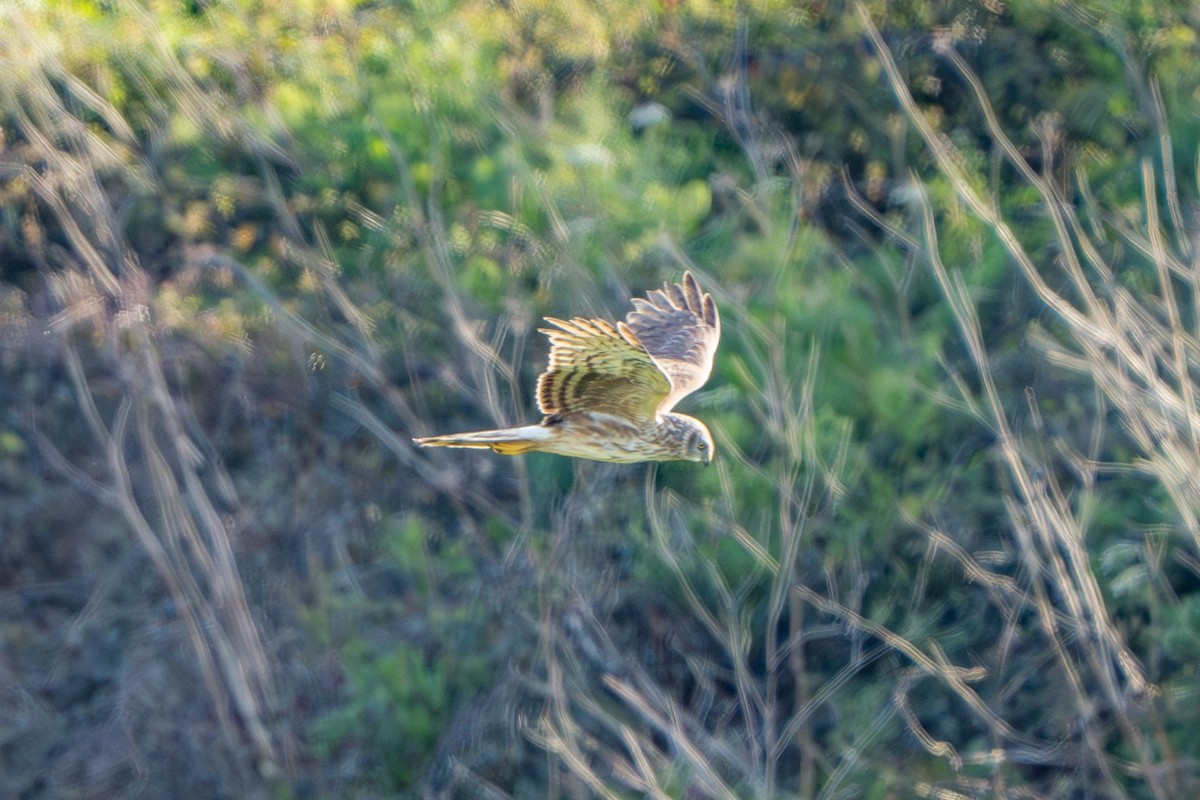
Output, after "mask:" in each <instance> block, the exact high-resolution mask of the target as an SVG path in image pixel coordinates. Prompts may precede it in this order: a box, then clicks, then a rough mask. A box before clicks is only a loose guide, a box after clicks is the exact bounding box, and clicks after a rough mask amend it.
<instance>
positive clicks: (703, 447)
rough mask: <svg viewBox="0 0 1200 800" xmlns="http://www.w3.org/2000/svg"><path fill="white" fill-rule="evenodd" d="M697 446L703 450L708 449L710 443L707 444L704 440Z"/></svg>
mask: <svg viewBox="0 0 1200 800" xmlns="http://www.w3.org/2000/svg"><path fill="white" fill-rule="evenodd" d="M696 447H698V448H700V449H701V450H707V449H708V445H706V444H705V443H704V442H700V443H699V444H698V445H696Z"/></svg>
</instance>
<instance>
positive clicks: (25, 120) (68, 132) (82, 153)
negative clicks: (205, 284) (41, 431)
mask: <svg viewBox="0 0 1200 800" xmlns="http://www.w3.org/2000/svg"><path fill="white" fill-rule="evenodd" d="M28 55H29V54H28V53H25V52H22V51H20V47H19V45H18V44H17V43H14V42H7V43H6V44H5V45H0V74H2V75H3V77H0V105H2V106H3V107H4V108H5V109H6V111H7V112H8V113H9V114H11V115H13V117H14V118H15V119H16V121H17V126H16V131H17V132H18V133H19V135H20V136H21V137H23V139H24V140H25V141H26V142H27V143H28V146H29V147H30V148H31V150H32V151H33V152H35V153H36V154H37V157H38V159H39V161H40V164H39V165H38V166H37V167H34V166H27V167H25V168H24V169H23V171H22V173H21V176H20V178H21V179H22V180H24V181H25V182H26V183H27V184H28V185H29V186H30V187H31V188H32V191H33V194H34V196H35V197H36V199H37V201H38V203H40V205H41V207H42V208H43V209H46V210H47V211H48V212H49V217H50V219H52V220H53V223H54V224H55V225H56V226H57V227H58V228H59V229H60V230H61V231H62V234H63V236H64V238H65V242H64V247H63V248H57V247H44V248H37V247H34V248H32V251H31V252H33V253H35V254H37V256H38V257H39V258H40V259H41V260H40V263H39V264H38V267H39V269H40V270H41V272H42V274H43V276H44V279H45V281H46V283H47V284H48V285H49V286H50V287H51V288H52V290H53V293H54V296H55V299H56V300H57V301H58V303H59V304H60V307H59V311H58V313H57V315H56V316H55V317H54V318H53V319H52V320H51V321H50V325H49V330H48V331H47V334H48V335H50V336H51V337H52V339H53V342H54V346H55V347H56V349H57V351H58V353H59V354H60V355H61V358H62V362H63V364H64V365H65V367H66V371H67V373H68V375H69V377H70V384H71V386H72V388H73V390H74V394H75V401H76V404H77V406H78V409H79V413H80V416H81V417H82V419H83V420H84V422H85V424H86V427H87V429H88V430H89V431H90V433H91V435H92V437H93V439H94V444H95V446H96V448H97V449H98V450H99V452H101V453H102V454H103V459H102V460H101V461H100V462H99V463H101V464H103V468H102V469H101V470H100V474H95V473H85V471H84V470H82V469H81V468H79V467H77V466H75V465H72V464H69V463H67V462H66V458H65V456H63V455H62V453H61V448H60V447H58V446H57V444H56V443H54V442H52V441H49V440H48V439H46V438H45V437H43V439H42V444H43V449H44V452H45V453H46V456H47V457H48V458H49V459H50V460H51V462H52V463H57V464H59V465H60V467H61V468H62V469H63V470H64V471H67V472H68V473H70V474H71V475H72V476H73V477H75V478H77V479H78V480H77V481H76V482H77V483H78V484H80V485H83V486H88V487H90V488H91V489H92V490H93V492H94V494H95V495H96V496H97V498H98V499H100V500H102V501H104V502H106V503H108V504H109V505H111V506H112V507H113V508H115V509H117V510H118V511H119V512H120V514H121V515H122V516H123V518H124V520H125V522H126V524H127V525H128V526H129V529H130V530H131V531H132V533H133V535H134V536H135V537H136V538H137V541H138V542H139V543H140V544H141V546H142V548H143V549H144V550H145V552H146V554H147V555H148V556H149V558H150V561H151V563H152V564H153V565H154V567H155V569H156V570H157V572H158V574H159V577H160V578H161V579H162V581H163V583H164V584H165V585H166V587H167V589H168V591H169V593H170V595H171V598H172V600H173V602H174V605H175V608H176V610H177V612H178V614H179V615H180V618H181V619H182V620H183V623H184V626H185V629H186V631H187V635H188V639H189V641H190V643H191V646H192V650H193V653H194V655H195V658H196V660H197V662H198V665H199V670H200V673H201V675H202V676H203V680H204V683H205V686H206V688H207V690H208V692H209V694H210V696H211V698H212V708H213V711H214V714H215V715H216V718H217V719H218V720H219V722H220V728H221V731H222V733H223V734H224V735H225V737H226V739H227V741H228V743H229V750H230V752H231V753H232V754H233V756H234V757H233V761H234V762H235V763H241V764H242V766H243V767H244V768H246V774H245V779H246V780H247V781H250V780H252V776H253V774H254V772H255V771H257V772H258V773H259V774H260V775H265V776H270V775H274V774H278V771H279V762H280V759H281V752H280V748H279V741H278V740H277V738H276V736H275V735H274V734H273V733H272V732H271V728H270V720H271V717H272V703H273V695H274V689H273V685H272V675H271V668H270V665H269V663H268V659H267V656H266V653H265V650H264V647H263V643H262V641H261V638H260V635H259V630H258V626H257V624H256V622H255V620H254V617H253V615H252V614H251V612H250V609H249V605H248V603H247V600H246V595H245V591H244V588H243V585H242V581H241V577H240V576H239V574H238V569H237V565H236V563H235V560H234V549H233V545H232V542H231V539H232V538H233V536H234V535H235V532H234V531H233V530H232V529H231V525H230V522H229V521H228V519H229V518H228V517H227V516H225V515H224V514H222V513H221V512H220V511H219V510H218V508H219V507H220V506H222V505H224V504H227V503H236V497H234V495H233V490H232V484H231V482H230V480H229V478H228V476H226V475H225V473H224V471H223V470H222V467H221V465H220V464H219V463H214V462H213V461H211V460H210V454H211V450H212V448H211V447H209V446H207V444H206V443H205V442H204V441H203V438H202V436H203V435H202V434H201V433H199V431H198V429H197V427H196V426H195V425H194V424H192V422H193V420H192V418H191V415H190V412H189V410H188V406H187V400H186V399H185V398H184V397H183V396H182V395H181V394H180V392H179V391H178V390H177V389H176V388H174V387H173V386H172V384H171V381H170V380H169V379H168V377H167V375H166V374H165V373H164V366H163V365H164V360H165V356H164V354H163V353H162V352H160V350H159V342H158V338H157V336H158V334H157V330H156V325H157V322H156V320H155V319H154V314H153V311H152V307H151V296H150V289H151V287H150V283H149V279H148V277H147V275H146V274H145V272H144V271H143V270H142V268H141V266H140V265H139V263H138V261H137V258H136V256H135V255H134V253H133V249H132V247H131V245H130V244H129V242H128V241H126V240H125V238H124V235H123V228H124V224H125V223H124V219H123V216H122V215H123V213H124V210H123V209H122V208H121V207H119V206H117V205H116V204H115V203H114V199H113V198H114V192H113V190H112V182H113V181H117V182H122V184H123V185H124V186H125V187H127V188H130V189H131V190H132V191H138V190H139V188H141V187H144V186H145V185H146V184H147V181H148V180H149V178H148V173H149V170H148V169H147V168H148V166H149V164H148V161H146V160H142V161H138V160H137V159H136V157H130V156H129V155H128V154H129V153H134V154H137V153H139V152H140V146H139V143H138V142H137V141H136V140H135V137H134V135H133V133H132V131H131V129H130V128H129V126H128V125H127V124H126V123H125V122H124V120H123V119H122V117H121V115H120V113H119V112H118V111H117V110H116V109H114V108H112V107H110V106H109V105H108V104H107V103H106V102H105V101H104V100H103V99H102V98H100V97H99V96H98V95H96V94H95V93H94V92H92V91H91V90H90V89H88V87H87V86H86V85H85V84H84V83H83V82H82V81H80V80H78V79H77V78H75V77H74V76H72V75H64V74H56V73H55V70H57V69H58V68H57V67H51V66H49V65H41V64H38V63H37V60H36V59H34V60H33V61H32V63H31V62H30V60H28V59H27V58H26V57H27V56H28ZM166 57H167V58H169V56H166ZM12 59H21V61H22V63H21V64H20V66H19V67H18V66H17V64H16V63H14V62H13V61H12ZM42 67H45V68H44V69H43V68H42ZM173 74H175V75H176V77H179V76H180V75H182V74H183V71H182V70H176V71H175V73H173ZM55 82H57V83H58V84H59V88H56V86H55V85H54V84H55ZM191 95H192V96H193V97H196V96H199V93H198V92H196V91H195V88H194V87H193V89H192V92H191ZM65 97H66V98H69V101H68V100H67V99H65ZM80 107H82V108H83V109H84V113H86V114H92V115H99V117H100V118H101V119H103V120H104V121H105V124H106V125H107V126H108V128H107V131H105V132H99V131H97V130H95V129H93V127H92V126H90V125H89V124H88V123H87V122H85V120H84V119H83V118H82V115H81V114H80V113H78V112H77V109H78V108H80ZM142 155H143V158H144V159H148V156H145V154H142ZM102 182H105V184H104V185H102ZM42 235H44V233H43V234H42ZM98 384H105V385H106V387H108V388H105V389H103V390H98V389H97V388H96V387H97V385H98ZM113 386H115V387H117V389H118V390H119V391H118V396H117V397H115V398H114V397H112V396H111V395H112V389H111V387H113ZM101 396H103V399H102V398H101ZM114 400H115V406H114V405H113V402H112V401H114ZM110 407H111V410H109V408H110ZM143 484H144V485H143ZM247 748H248V749H249V752H250V753H252V759H251V761H250V763H247V762H246V759H245V756H244V754H245V753H246V752H247ZM248 791H249V790H248Z"/></svg>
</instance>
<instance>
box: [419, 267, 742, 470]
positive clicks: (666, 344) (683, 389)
mask: <svg viewBox="0 0 1200 800" xmlns="http://www.w3.org/2000/svg"><path fill="white" fill-rule="evenodd" d="M546 321H547V322H549V323H550V324H551V325H553V326H555V327H554V328H541V329H540V331H541V332H542V333H544V334H546V335H547V336H549V337H550V365H549V366H548V367H547V369H546V371H545V372H543V373H542V374H541V376H540V377H539V378H538V383H537V399H538V406H539V407H540V408H541V411H542V413H543V414H545V415H546V416H545V418H544V419H542V421H541V423H540V424H538V425H525V426H522V427H519V428H503V429H500V430H494V431H472V432H470V433H452V434H447V435H445V436H428V437H424V438H417V439H413V441H414V442H416V443H417V444H419V445H422V446H423V447H471V448H478V449H485V448H490V449H492V450H494V451H496V452H497V453H502V454H504V455H517V454H519V453H529V452H533V451H538V452H543V453H558V454H560V455H564V456H574V457H575V458H590V459H594V460H596V461H612V462H616V463H621V464H632V463H635V462H638V461H699V462H701V463H703V464H708V463H709V462H711V461H712V458H713V439H712V434H711V433H709V431H708V428H707V427H706V426H705V425H704V423H703V422H701V421H700V420H698V419H696V418H694V417H689V416H688V415H686V414H676V413H674V412H672V411H671V409H672V408H674V407H675V404H676V403H678V402H679V400H680V399H681V398H683V397H684V396H685V395H688V394H690V393H691V392H693V391H695V390H696V389H698V388H699V387H700V386H702V385H704V382H705V381H706V380H708V376H709V373H710V372H712V364H713V354H714V353H715V352H716V349H717V342H718V340H719V339H720V338H721V320H720V318H719V317H718V316H717V306H716V304H715V303H714V302H713V299H712V295H710V294H707V293H705V292H702V291H700V285H699V284H698V283H696V278H695V277H694V276H693V275H692V273H691V272H685V273H684V275H683V280H682V281H681V282H679V283H665V284H663V288H661V289H655V290H653V291H651V292H648V293H647V294H646V297H645V299H642V298H634V299H633V311H631V312H629V314H628V315H627V316H626V317H625V320H624V321H622V322H617V323H615V324H614V323H611V322H607V321H605V320H602V319H583V318H581V317H575V318H573V319H571V320H570V321H565V320H561V319H554V318H553V317H547V318H546Z"/></svg>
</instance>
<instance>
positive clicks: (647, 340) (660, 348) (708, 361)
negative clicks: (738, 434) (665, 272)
mask: <svg viewBox="0 0 1200 800" xmlns="http://www.w3.org/2000/svg"><path fill="white" fill-rule="evenodd" d="M620 327H622V328H623V330H625V329H627V332H632V334H633V335H634V337H636V340H637V341H638V342H639V343H640V344H641V346H642V347H643V348H645V350H646V352H647V353H648V354H649V356H650V358H651V360H652V361H653V362H654V364H655V365H656V366H657V367H658V369H659V370H660V371H661V372H662V374H664V375H665V376H666V378H667V381H668V383H669V384H670V388H669V389H668V390H667V392H666V393H665V394H664V396H663V397H662V398H661V399H660V400H659V402H658V406H657V408H656V409H655V413H656V414H665V413H667V412H668V411H670V410H671V409H672V408H674V407H675V404H676V403H678V402H679V400H680V399H681V398H683V397H684V396H685V395H688V394H690V393H691V392H693V391H695V390H696V389H698V388H700V387H701V386H703V385H704V382H705V381H707V380H708V376H709V373H711V372H712V364H713V354H714V353H716V351H717V342H718V341H719V340H720V338H721V319H720V317H719V316H718V315H717V305H716V303H714V302H713V299H712V295H710V294H707V293H704V292H702V291H700V284H698V283H697V282H696V278H695V276H693V275H692V273H691V272H685V273H684V274H683V281H682V282H681V283H665V284H663V288H661V289H655V290H654V291H652V292H649V293H647V295H646V299H645V300H643V299H641V298H634V300H633V311H631V312H629V315H628V316H626V317H625V323H624V325H623V326H620Z"/></svg>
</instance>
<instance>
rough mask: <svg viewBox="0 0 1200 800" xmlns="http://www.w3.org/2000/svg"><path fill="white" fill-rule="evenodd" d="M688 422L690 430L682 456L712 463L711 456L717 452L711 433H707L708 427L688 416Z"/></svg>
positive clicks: (691, 459) (702, 462) (706, 463)
mask: <svg viewBox="0 0 1200 800" xmlns="http://www.w3.org/2000/svg"><path fill="white" fill-rule="evenodd" d="M688 423H689V427H690V428H691V432H690V433H689V434H688V438H687V448H686V450H685V451H684V455H683V457H684V458H685V459H687V460H688V461H699V462H700V463H701V464H704V465H705V466H708V465H709V464H711V463H712V460H713V456H715V455H716V454H717V449H716V447H715V446H714V445H713V438H712V434H711V433H709V431H708V427H707V426H706V425H705V424H704V423H703V422H701V421H700V420H698V419H693V418H691V417H688Z"/></svg>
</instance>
